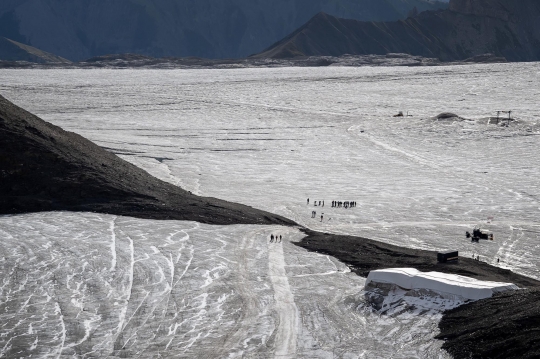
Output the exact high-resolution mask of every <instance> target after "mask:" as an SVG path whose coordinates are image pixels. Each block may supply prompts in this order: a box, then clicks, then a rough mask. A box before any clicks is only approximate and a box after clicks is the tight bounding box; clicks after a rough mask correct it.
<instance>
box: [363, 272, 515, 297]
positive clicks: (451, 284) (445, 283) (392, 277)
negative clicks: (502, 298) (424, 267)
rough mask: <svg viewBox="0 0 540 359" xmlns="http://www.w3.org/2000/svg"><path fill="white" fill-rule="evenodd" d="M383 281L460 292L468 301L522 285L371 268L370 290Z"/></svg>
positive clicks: (435, 273)
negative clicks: (372, 269)
mask: <svg viewBox="0 0 540 359" xmlns="http://www.w3.org/2000/svg"><path fill="white" fill-rule="evenodd" d="M377 283H380V284H383V285H384V284H393V285H396V286H398V287H400V288H401V289H404V290H427V291H434V292H437V293H440V294H443V295H451V296H458V297H461V298H463V299H464V300H465V301H471V300H479V299H484V298H489V297H491V296H493V294H495V293H498V292H504V291H507V290H516V289H519V288H518V287H517V286H516V285H515V284H512V283H500V282H488V281H481V280H477V279H474V278H469V277H465V276H461V275H456V274H447V273H441V272H420V271H418V270H417V269H414V268H392V269H380V270H374V271H371V272H370V273H369V275H368V277H367V280H366V290H368V289H369V288H370V287H374V288H376V287H378V286H377Z"/></svg>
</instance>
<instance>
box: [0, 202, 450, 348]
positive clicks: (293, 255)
mask: <svg viewBox="0 0 540 359" xmlns="http://www.w3.org/2000/svg"><path fill="white" fill-rule="evenodd" d="M271 234H274V235H281V236H282V237H283V239H282V241H281V242H277V243H276V242H275V241H274V242H272V243H271V242H270V235H271ZM0 236H1V238H2V244H1V246H0V274H1V278H2V280H1V282H0V284H1V285H0V323H1V325H0V357H5V358H15V357H17V358H19V357H21V358H28V357H30V356H31V357H38V358H39V357H54V358H64V357H66V358H67V357H70V358H71V357H77V358H104V357H108V358H110V357H113V358H132V357H137V358H167V357H175V358H240V357H243V358H412V357H414V358H437V357H439V358H446V357H447V356H446V354H445V353H444V352H441V350H440V342H439V341H433V340H431V338H432V336H433V335H434V334H436V333H437V330H438V329H437V322H438V319H439V318H440V313H435V312H434V313H431V314H428V315H421V316H420V315H413V314H410V313H405V314H402V315H400V316H379V315H378V314H377V313H374V312H372V311H370V310H368V309H367V307H366V306H365V305H364V302H363V296H362V295H361V293H360V290H361V289H362V287H363V285H364V281H365V280H364V279H363V278H360V277H358V276H357V275H355V274H354V273H352V272H351V271H350V270H349V269H348V268H347V267H346V266H345V265H343V264H342V263H340V262H338V261H337V260H335V259H333V258H331V257H329V256H326V255H320V254H317V253H311V252H307V251H305V250H304V249H302V248H300V247H297V246H295V245H294V244H292V243H291V241H295V240H299V239H300V238H302V236H303V235H302V233H300V232H299V231H298V230H297V229H294V228H284V227H280V226H255V225H251V226H246V225H237V226H211V225H202V224H199V223H196V222H180V221H150V220H140V219H133V218H127V217H117V216H112V215H101V214H92V213H68V212H49V213H40V214H28V215H18V216H3V217H0Z"/></svg>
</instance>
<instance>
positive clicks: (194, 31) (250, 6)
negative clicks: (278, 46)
mask: <svg viewBox="0 0 540 359" xmlns="http://www.w3.org/2000/svg"><path fill="white" fill-rule="evenodd" d="M414 7H416V8H417V9H418V11H424V10H431V9H437V8H445V7H447V4H446V3H440V2H428V1H426V0H274V1H263V0H197V1H192V0H190V1H188V0H93V1H87V0H71V1H64V0H26V1H20V0H3V1H1V2H0V36H4V37H7V38H9V39H12V40H15V41H18V42H21V43H24V44H28V45H31V46H35V47H37V48H40V49H42V50H44V51H48V52H51V53H54V54H57V55H59V56H62V57H65V58H67V59H70V60H73V61H79V60H83V59H87V58H90V57H93V56H99V55H105V54H112V53H136V54H143V55H150V56H154V57H161V56H198V57H207V58H234V57H245V56H248V55H250V54H254V53H257V52H260V51H262V50H263V49H264V48H266V47H268V46H269V45H270V44H272V43H274V42H276V41H278V40H279V39H281V38H283V37H284V36H286V35H287V34H289V33H291V32H292V31H294V29H296V28H298V27H299V26H301V25H302V24H304V23H305V22H306V21H308V20H309V19H310V18H311V17H313V16H314V15H315V14H317V13H318V12H320V11H325V12H327V13H329V14H333V15H336V16H340V17H345V18H353V19H357V20H364V21H393V20H398V19H404V18H405V17H406V16H407V14H408V13H409V12H410V11H411V10H412V9H413V8H414Z"/></svg>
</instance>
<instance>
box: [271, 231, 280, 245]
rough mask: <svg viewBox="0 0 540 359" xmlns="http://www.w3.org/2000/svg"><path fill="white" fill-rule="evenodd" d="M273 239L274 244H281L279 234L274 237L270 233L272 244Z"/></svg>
mask: <svg viewBox="0 0 540 359" xmlns="http://www.w3.org/2000/svg"><path fill="white" fill-rule="evenodd" d="M274 239H275V241H276V243H281V234H280V235H279V236H278V235H277V234H276V235H275V236H274V234H273V233H272V234H271V235H270V243H274ZM278 241H279V242H278Z"/></svg>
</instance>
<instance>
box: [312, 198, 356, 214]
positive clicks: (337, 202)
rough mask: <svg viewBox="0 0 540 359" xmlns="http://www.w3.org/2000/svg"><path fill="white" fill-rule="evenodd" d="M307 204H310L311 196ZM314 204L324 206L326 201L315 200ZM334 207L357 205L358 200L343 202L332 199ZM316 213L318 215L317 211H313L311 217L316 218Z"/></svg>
mask: <svg viewBox="0 0 540 359" xmlns="http://www.w3.org/2000/svg"><path fill="white" fill-rule="evenodd" d="M317 203H318V204H317ZM307 204H309V198H308V199H307ZM313 205H314V206H315V207H317V206H321V207H324V201H314V202H313ZM332 207H336V208H351V207H356V202H355V201H344V202H342V201H332ZM315 215H316V213H315V211H313V212H311V218H314V217H315Z"/></svg>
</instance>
